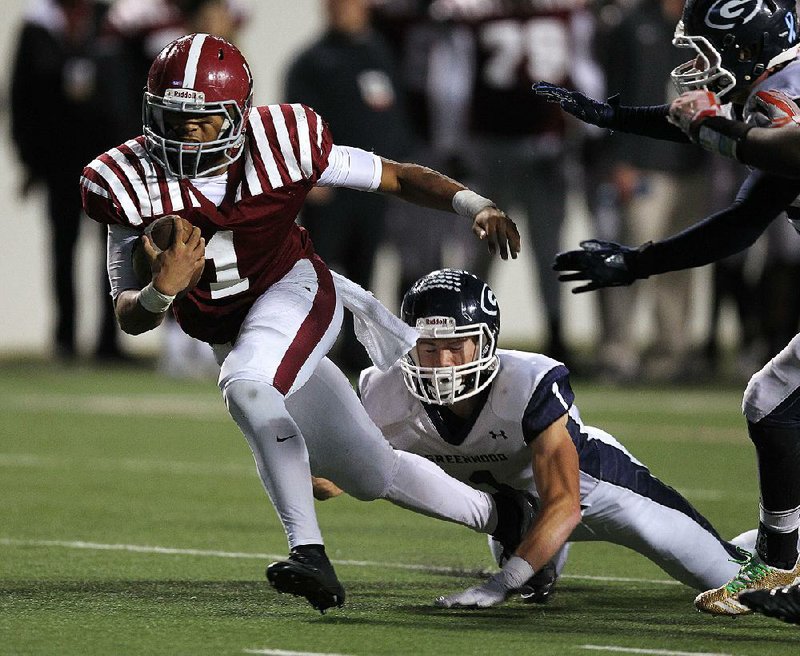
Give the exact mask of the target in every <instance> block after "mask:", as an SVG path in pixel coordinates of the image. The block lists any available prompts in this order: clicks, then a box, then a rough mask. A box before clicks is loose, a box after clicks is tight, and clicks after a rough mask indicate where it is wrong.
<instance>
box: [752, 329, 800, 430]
mask: <svg viewBox="0 0 800 656" xmlns="http://www.w3.org/2000/svg"><path fill="white" fill-rule="evenodd" d="M798 399H800V335H797V336H795V337H794V338H793V339H792V341H791V342H789V344H787V346H786V348H784V349H783V350H782V351H781V352H780V353H778V355H776V356H775V357H774V358H772V360H770V361H769V362H768V363H767V364H765V365H764V366H763V367H762V368H761V370H760V371H758V372H757V373H755V374H754V375H753V377H752V378H751V379H750V382H748V384H747V388H746V389H745V392H744V398H743V399H742V413H743V414H744V416H745V417H746V418H747V421H749V422H751V423H753V424H756V423H759V422H761V421H762V420H764V419H766V418H767V417H770V419H769V421H777V422H779V423H781V424H786V423H797V424H798V425H800V403H798V402H797V401H798Z"/></svg>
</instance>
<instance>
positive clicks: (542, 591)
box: [517, 561, 558, 604]
mask: <svg viewBox="0 0 800 656" xmlns="http://www.w3.org/2000/svg"><path fill="white" fill-rule="evenodd" d="M557 581H558V574H557V573H556V565H555V563H554V562H552V561H550V562H549V563H547V565H545V566H544V567H542V569H540V570H539V571H538V572H536V574H534V575H533V576H531V578H529V579H528V581H527V582H526V583H525V585H523V586H522V587H521V588H520V589H519V590H518V591H517V592H519V596H520V597H522V601H524V602H525V603H526V604H546V603H548V602H550V600H551V599H552V598H553V596H554V595H555V591H556V582H557Z"/></svg>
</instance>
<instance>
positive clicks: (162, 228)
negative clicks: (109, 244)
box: [131, 214, 203, 297]
mask: <svg viewBox="0 0 800 656" xmlns="http://www.w3.org/2000/svg"><path fill="white" fill-rule="evenodd" d="M177 221H183V222H185V223H188V221H186V219H184V218H182V217H180V216H178V215H177V214H168V215H167V216H162V217H159V218H158V219H156V220H155V221H153V222H152V223H151V224H150V225H148V226H147V227H146V228H145V229H144V234H146V235H148V236H149V237H150V239H152V240H153V244H154V245H155V246H156V248H158V249H159V250H162V251H164V250H167V249H168V248H169V247H170V246H172V243H173V240H174V239H175V226H176V222H177ZM131 260H132V263H133V272H134V274H135V275H136V279H137V280H138V282H139V284H140V285H141V286H142V287H144V286H145V285H147V284H148V283H149V282H150V280H151V277H152V271H151V270H150V263H149V262H148V261H147V255H146V254H145V252H144V248H143V246H142V238H141V237H139V239H137V240H136V243H135V244H134V245H133V252H132V253H131ZM202 275H203V269H202V268H200V269H198V270H197V271H196V272H195V274H194V276H193V277H192V280H191V281H190V282H189V285H188V286H187V287H186V289H184V290H183V291H182V292H181V293H180V294H178V297H182V296H184V295H185V294H186V293H187V292H189V291H191V290H192V289H194V287H195V286H196V285H197V283H198V282H199V280H200V276H202Z"/></svg>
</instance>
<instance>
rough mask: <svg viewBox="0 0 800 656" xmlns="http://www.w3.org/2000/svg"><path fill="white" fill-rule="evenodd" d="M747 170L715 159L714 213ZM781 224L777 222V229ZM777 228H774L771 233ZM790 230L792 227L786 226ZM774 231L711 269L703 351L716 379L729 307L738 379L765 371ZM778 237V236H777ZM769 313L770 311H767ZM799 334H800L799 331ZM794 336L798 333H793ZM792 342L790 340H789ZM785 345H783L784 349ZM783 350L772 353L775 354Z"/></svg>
mask: <svg viewBox="0 0 800 656" xmlns="http://www.w3.org/2000/svg"><path fill="white" fill-rule="evenodd" d="M747 173H748V170H747V168H746V167H745V166H744V165H742V164H739V163H738V162H734V161H732V160H729V159H727V158H724V157H713V161H712V166H711V179H712V183H711V188H710V192H709V197H710V207H709V210H710V211H712V212H713V211H715V210H722V209H724V208H725V207H727V206H728V205H729V204H730V199H731V198H732V197H733V196H734V195H735V194H736V191H737V189H739V187H740V186H741V184H742V183H743V182H744V180H745V178H746V177H747ZM778 223H779V222H777V221H776V222H774V224H775V226H777V224H778ZM772 227H774V226H771V227H770V229H771V228H772ZM786 227H788V226H786ZM768 234H770V231H769V230H768V232H767V233H766V234H764V235H762V236H761V237H759V239H758V241H757V242H756V244H757V245H754V247H753V248H749V249H748V250H746V251H744V252H742V253H736V254H735V255H731V256H730V257H726V258H724V259H722V260H719V261H718V262H715V263H714V264H712V265H711V267H712V274H711V299H710V300H711V308H710V316H709V325H708V337H707V339H706V343H705V345H704V348H703V356H704V357H705V360H706V365H707V366H708V369H709V371H710V372H712V373H713V374H715V375H719V374H724V373H725V371H724V368H723V366H722V365H723V359H722V357H721V356H722V349H721V347H720V335H719V328H720V323H721V321H720V320H721V318H722V309H723V306H724V304H725V303H730V304H731V305H732V306H733V313H734V317H735V320H736V322H737V323H738V326H737V328H738V333H739V339H738V344H737V345H736V348H735V352H736V362H735V369H736V370H737V371H736V372H735V374H734V375H736V376H738V377H743V378H744V380H747V379H749V378H750V376H751V375H752V372H753V371H756V370H758V369H760V368H761V366H762V365H763V364H764V362H765V361H764V360H763V358H764V357H765V356H766V354H767V351H765V350H764V348H765V344H764V340H763V339H762V338H761V332H762V330H761V324H762V321H763V319H762V310H760V309H759V308H760V307H761V303H760V302H759V300H758V297H759V291H758V289H757V288H758V285H759V282H758V278H759V271H758V270H760V269H761V268H762V267H761V266H760V265H759V262H760V261H761V260H762V259H763V251H764V250H765V244H766V240H767V239H768V236H767V235H768ZM773 234H774V233H773ZM767 312H768V310H767ZM795 332H797V331H795ZM792 335H794V333H792ZM787 341H788V340H787ZM784 345H785V343H784V344H782V345H781V348H783V346H784ZM779 350H780V348H778V349H775V350H774V351H769V353H775V352H777V351H779Z"/></svg>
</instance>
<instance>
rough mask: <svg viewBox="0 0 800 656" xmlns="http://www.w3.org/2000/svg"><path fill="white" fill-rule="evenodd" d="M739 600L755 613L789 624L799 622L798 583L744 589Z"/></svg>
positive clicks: (799, 593)
mask: <svg viewBox="0 0 800 656" xmlns="http://www.w3.org/2000/svg"><path fill="white" fill-rule="evenodd" d="M739 601H741V602H742V603H743V604H744V605H745V606H747V607H748V608H750V609H751V610H754V611H756V612H757V613H762V614H763V615H766V616H767V617H774V618H776V619H779V620H781V621H783V622H788V623H789V624H800V584H797V583H796V584H794V585H786V586H783V587H781V588H773V589H772V590H745V591H744V592H740V593H739Z"/></svg>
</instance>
